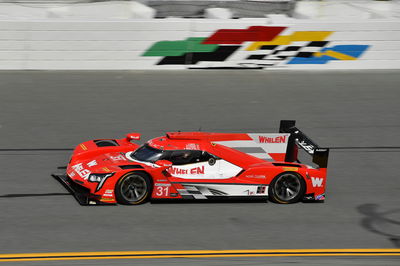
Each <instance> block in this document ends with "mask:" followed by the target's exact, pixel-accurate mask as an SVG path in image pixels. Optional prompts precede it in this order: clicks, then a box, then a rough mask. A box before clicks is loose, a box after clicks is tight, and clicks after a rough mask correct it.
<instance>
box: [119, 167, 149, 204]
mask: <svg viewBox="0 0 400 266" xmlns="http://www.w3.org/2000/svg"><path fill="white" fill-rule="evenodd" d="M152 191H153V184H152V181H151V178H150V176H149V175H148V174H146V173H143V172H130V173H127V174H125V175H124V176H122V177H121V178H120V179H119V180H118V182H117V184H116V185H115V197H116V199H117V202H118V203H119V204H123V205H139V204H142V203H145V202H147V201H148V199H149V198H150V197H151V192H152Z"/></svg>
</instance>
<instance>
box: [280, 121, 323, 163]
mask: <svg viewBox="0 0 400 266" xmlns="http://www.w3.org/2000/svg"><path fill="white" fill-rule="evenodd" d="M295 125H296V121H295V120H281V123H280V126H279V133H290V137H289V140H288V145H287V150H286V158H285V161H286V162H295V161H297V150H298V148H301V149H303V150H304V151H305V152H306V153H308V154H309V155H311V156H312V161H313V163H315V164H317V165H318V166H319V167H320V168H327V166H328V157H329V149H328V148H322V147H320V146H318V145H317V144H316V143H315V142H314V141H312V140H311V139H310V138H309V137H307V135H306V134H304V133H303V132H302V131H301V130H300V129H298V128H297V127H296V126H295Z"/></svg>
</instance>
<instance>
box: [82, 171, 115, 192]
mask: <svg viewBox="0 0 400 266" xmlns="http://www.w3.org/2000/svg"><path fill="white" fill-rule="evenodd" d="M113 175H114V173H110V174H90V175H89V178H88V180H89V182H91V183H98V185H97V187H96V192H97V191H99V190H100V189H101V188H102V187H103V185H104V183H105V182H106V180H107V178H109V177H111V176H113Z"/></svg>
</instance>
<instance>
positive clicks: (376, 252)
mask: <svg viewBox="0 0 400 266" xmlns="http://www.w3.org/2000/svg"><path fill="white" fill-rule="evenodd" d="M304 252H308V254H303V253H304ZM352 252H358V254H354V253H352ZM390 252H392V253H390ZM237 253H241V254H237ZM263 253H266V254H263ZM268 253H273V254H268ZM294 256H297V257H323V256H400V249H256V250H175V251H172V250H168V251H106V252H62V253H22V254H1V255H0V262H2V261H49V260H105V259H155V258H200V257H202V258H217V257H294Z"/></svg>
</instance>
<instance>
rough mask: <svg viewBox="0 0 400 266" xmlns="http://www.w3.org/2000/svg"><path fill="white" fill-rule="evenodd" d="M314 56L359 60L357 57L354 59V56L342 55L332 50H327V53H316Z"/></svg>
mask: <svg viewBox="0 0 400 266" xmlns="http://www.w3.org/2000/svg"><path fill="white" fill-rule="evenodd" d="M313 55H314V56H317V57H321V56H323V55H327V56H330V57H334V58H336V59H339V60H357V58H355V57H352V56H350V55H347V54H342V53H339V52H335V51H332V50H327V51H325V52H316V53H314V54H313Z"/></svg>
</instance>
